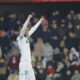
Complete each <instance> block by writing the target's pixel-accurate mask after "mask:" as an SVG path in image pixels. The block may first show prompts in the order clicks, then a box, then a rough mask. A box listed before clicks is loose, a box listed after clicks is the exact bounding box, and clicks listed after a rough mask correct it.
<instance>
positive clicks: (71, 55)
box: [69, 48, 79, 62]
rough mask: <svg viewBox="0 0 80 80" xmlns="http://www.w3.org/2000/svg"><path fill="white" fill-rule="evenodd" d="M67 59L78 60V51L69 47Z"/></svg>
mask: <svg viewBox="0 0 80 80" xmlns="http://www.w3.org/2000/svg"><path fill="white" fill-rule="evenodd" d="M69 59H70V61H71V62H76V61H79V53H78V52H77V51H76V49H75V48H71V50H70V53H69Z"/></svg>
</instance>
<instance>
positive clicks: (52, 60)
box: [46, 56, 56, 68]
mask: <svg viewBox="0 0 80 80" xmlns="http://www.w3.org/2000/svg"><path fill="white" fill-rule="evenodd" d="M49 65H52V66H54V68H55V67H56V63H55V60H54V57H53V56H50V57H49V60H48V61H47V63H46V68H47V67H48V66H49Z"/></svg>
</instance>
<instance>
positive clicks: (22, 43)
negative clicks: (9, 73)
mask: <svg viewBox="0 0 80 80" xmlns="http://www.w3.org/2000/svg"><path fill="white" fill-rule="evenodd" d="M29 21H30V18H29V17H28V19H27V20H26V21H25V23H24V25H23V28H22V31H21V33H20V35H19V36H18V37H17V42H18V46H19V49H20V53H21V59H20V63H19V80H36V79H35V75H34V72H33V68H32V64H31V51H30V44H29V40H28V38H29V37H30V36H31V35H32V34H33V33H34V31H35V30H36V29H37V28H38V27H39V25H40V24H41V19H40V20H39V21H38V22H37V24H36V25H34V26H33V27H32V28H31V30H30V31H29V32H28V36H27V37H25V36H24V35H25V31H26V28H27V26H28V23H29Z"/></svg>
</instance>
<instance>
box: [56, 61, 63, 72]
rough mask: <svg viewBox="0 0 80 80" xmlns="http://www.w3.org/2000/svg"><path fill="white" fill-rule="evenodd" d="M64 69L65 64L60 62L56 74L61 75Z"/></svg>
mask: <svg viewBox="0 0 80 80" xmlns="http://www.w3.org/2000/svg"><path fill="white" fill-rule="evenodd" d="M63 68H64V64H63V63H62V62H58V65H57V69H56V72H58V73H61V70H62V69H63Z"/></svg>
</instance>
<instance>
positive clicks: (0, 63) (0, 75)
mask: <svg viewBox="0 0 80 80" xmlns="http://www.w3.org/2000/svg"><path fill="white" fill-rule="evenodd" d="M7 64H8V61H7V60H5V59H4V58H2V57H1V58H0V79H1V80H6V74H7Z"/></svg>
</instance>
